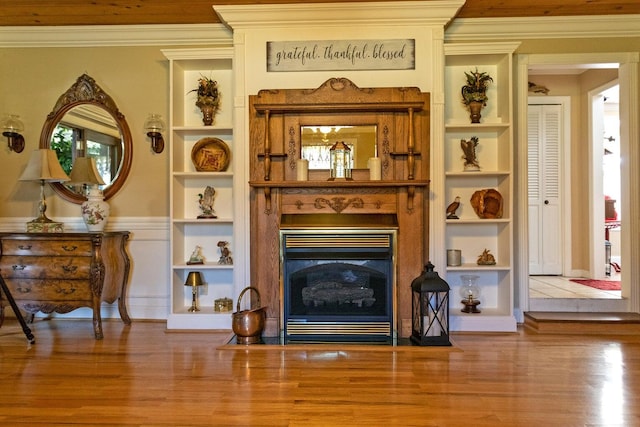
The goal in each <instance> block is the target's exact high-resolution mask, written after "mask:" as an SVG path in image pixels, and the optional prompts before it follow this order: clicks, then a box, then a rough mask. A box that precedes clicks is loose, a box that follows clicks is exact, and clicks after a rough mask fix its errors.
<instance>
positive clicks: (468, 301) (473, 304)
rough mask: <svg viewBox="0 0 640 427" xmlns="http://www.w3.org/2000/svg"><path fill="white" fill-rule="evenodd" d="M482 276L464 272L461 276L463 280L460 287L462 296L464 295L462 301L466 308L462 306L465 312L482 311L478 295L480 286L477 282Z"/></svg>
mask: <svg viewBox="0 0 640 427" xmlns="http://www.w3.org/2000/svg"><path fill="white" fill-rule="evenodd" d="M479 278H480V276H476V275H473V274H463V275H462V276H460V279H461V280H462V287H461V288H460V296H461V297H462V301H460V302H461V303H462V304H463V305H464V308H462V310H460V311H462V312H463V313H480V310H479V309H478V306H479V305H480V301H479V300H478V297H479V296H480V288H479V287H478V285H477V284H476V283H477V281H478V279H479Z"/></svg>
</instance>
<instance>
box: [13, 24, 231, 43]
mask: <svg viewBox="0 0 640 427" xmlns="http://www.w3.org/2000/svg"><path fill="white" fill-rule="evenodd" d="M232 43H233V34H232V33H231V31H230V30H229V29H228V28H227V27H225V26H224V25H222V24H180V25H69V26H59V27H58V26H56V27H53V26H52V27H47V26H45V27H0V47H5V48H6V47H95V46H172V45H190V46H202V45H206V46H209V47H211V46H218V45H231V44H232Z"/></svg>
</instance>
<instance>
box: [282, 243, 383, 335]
mask: <svg viewBox="0 0 640 427" xmlns="http://www.w3.org/2000/svg"><path fill="white" fill-rule="evenodd" d="M394 242H395V231H391V232H390V231H388V230H386V231H385V232H384V233H371V232H369V233H366V234H334V233H322V234H309V233H296V232H285V233H283V234H282V248H283V263H282V266H283V289H282V291H283V326H284V338H285V340H286V341H296V340H305V341H393V340H394V339H395V336H394V329H395V328H394V322H393V319H394V313H393V312H394V294H395V289H394V288H395V286H394V283H395V280H394V269H395V262H394V259H395V257H394V254H393V249H394V245H395V243H394Z"/></svg>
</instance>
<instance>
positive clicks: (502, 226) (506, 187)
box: [441, 43, 517, 332]
mask: <svg viewBox="0 0 640 427" xmlns="http://www.w3.org/2000/svg"><path fill="white" fill-rule="evenodd" d="M516 47H517V43H496V44H492V43H489V44H480V43H469V44H457V43H456V44H455V45H445V128H444V130H445V141H444V162H445V165H444V176H443V181H442V182H443V184H444V185H443V188H442V187H441V188H442V190H443V191H444V199H445V201H446V203H450V202H451V201H453V200H454V199H455V198H456V197H460V207H459V208H458V211H457V212H456V214H457V215H458V216H459V217H460V219H446V220H445V221H444V222H443V227H444V241H445V245H446V248H445V249H460V250H461V253H462V265H460V266H447V267H446V269H445V272H446V273H445V277H446V280H447V282H448V283H449V285H450V286H451V289H452V290H451V293H452V298H451V315H452V320H451V327H452V329H453V330H460V331H506V332H513V331H515V330H516V320H515V315H514V310H513V307H514V271H513V258H514V247H513V233H514V231H513V230H514V223H513V199H514V196H513V188H514V170H513V164H514V163H513V157H514V145H515V144H514V141H513V128H512V122H513V117H514V115H513V94H512V86H513V83H512V82H513V78H512V75H513V67H512V56H513V52H514V51H515V48H516ZM476 68H477V69H478V70H479V71H480V72H486V73H487V74H489V75H490V76H491V77H492V78H493V82H491V83H490V85H489V90H488V92H487V96H488V98H489V99H488V101H487V105H486V106H485V108H483V110H482V117H481V119H480V123H471V120H470V117H469V111H468V110H467V109H466V107H465V105H464V104H463V103H462V100H461V96H460V88H461V87H462V86H463V85H464V84H465V83H466V78H465V72H469V71H471V70H475V69H476ZM472 137H476V138H478V141H479V146H478V149H477V160H478V163H479V164H480V170H479V171H465V170H464V161H463V159H462V154H463V152H462V150H461V146H460V143H461V140H464V141H467V140H469V139H470V138H472ZM483 189H494V190H497V191H498V192H499V193H500V194H501V195H502V198H503V207H502V208H503V211H502V212H503V214H502V217H501V218H495V219H485V218H480V217H478V215H477V214H476V212H475V211H474V209H473V207H472V206H471V201H470V199H471V197H472V196H473V194H474V193H475V192H476V191H478V190H483ZM445 206H446V205H445ZM484 250H488V251H489V253H490V254H491V255H493V256H494V257H495V259H496V264H495V265H478V264H477V263H476V262H477V259H478V257H479V256H480V254H482V253H483V251H484ZM468 274H473V275H477V276H478V286H479V287H480V297H479V300H480V301H481V304H480V306H479V307H478V308H479V309H480V310H481V313H476V314H468V313H462V312H460V308H461V307H462V304H461V303H460V299H461V298H460V297H459V295H460V294H459V290H460V287H461V285H462V280H461V276H462V275H468Z"/></svg>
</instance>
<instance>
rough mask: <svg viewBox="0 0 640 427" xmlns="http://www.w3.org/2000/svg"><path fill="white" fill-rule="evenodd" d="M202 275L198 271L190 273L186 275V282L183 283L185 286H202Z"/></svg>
mask: <svg viewBox="0 0 640 427" xmlns="http://www.w3.org/2000/svg"><path fill="white" fill-rule="evenodd" d="M203 284H204V282H203V281H202V275H201V274H200V272H199V271H190V272H189V274H188V275H187V280H186V281H185V282H184V285H185V286H202V285H203Z"/></svg>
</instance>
